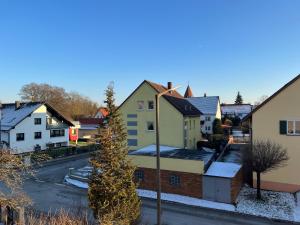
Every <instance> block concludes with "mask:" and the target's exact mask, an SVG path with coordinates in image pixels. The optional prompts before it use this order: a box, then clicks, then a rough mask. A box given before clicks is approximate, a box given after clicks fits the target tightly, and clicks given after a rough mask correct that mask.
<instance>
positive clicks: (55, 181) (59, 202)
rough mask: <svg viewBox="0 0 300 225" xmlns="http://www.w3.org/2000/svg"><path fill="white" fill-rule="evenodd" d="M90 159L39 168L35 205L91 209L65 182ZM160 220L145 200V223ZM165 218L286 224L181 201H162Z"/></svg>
mask: <svg viewBox="0 0 300 225" xmlns="http://www.w3.org/2000/svg"><path fill="white" fill-rule="evenodd" d="M87 163H88V159H86V158H83V159H72V160H71V161H64V162H60V163H56V164H53V165H48V166H45V167H42V168H39V169H37V170H36V175H35V177H34V178H31V179H28V180H26V181H25V183H24V189H25V191H26V193H27V194H28V195H29V196H30V197H31V199H32V201H33V204H34V205H33V207H34V208H35V209H37V210H38V211H41V212H48V211H51V212H55V211H59V210H60V209H64V210H68V211H71V212H76V211H78V210H84V209H85V210H88V206H87V205H88V202H87V191H86V190H82V189H79V188H76V187H73V186H70V185H67V184H65V183H64V177H65V175H66V174H67V173H68V169H69V168H71V167H73V168H81V167H84V166H86V165H87ZM155 221H156V203H155V201H153V200H149V199H143V200H142V222H141V224H142V225H154V224H155ZM162 222H163V224H164V225H241V224H244V225H267V224H268V225H271V224H272V225H284V224H291V223H283V222H276V221H271V220H268V219H264V218H256V217H252V216H247V215H240V214H236V213H231V212H223V211H216V210H212V209H204V208H199V207H191V206H185V205H181V204H174V203H166V202H164V203H163V204H162Z"/></svg>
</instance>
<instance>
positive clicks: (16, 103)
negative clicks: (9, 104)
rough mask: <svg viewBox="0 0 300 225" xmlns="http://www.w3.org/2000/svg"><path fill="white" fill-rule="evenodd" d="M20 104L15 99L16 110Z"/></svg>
mask: <svg viewBox="0 0 300 225" xmlns="http://www.w3.org/2000/svg"><path fill="white" fill-rule="evenodd" d="M20 106H21V103H20V101H15V109H16V110H17V109H19V108H20Z"/></svg>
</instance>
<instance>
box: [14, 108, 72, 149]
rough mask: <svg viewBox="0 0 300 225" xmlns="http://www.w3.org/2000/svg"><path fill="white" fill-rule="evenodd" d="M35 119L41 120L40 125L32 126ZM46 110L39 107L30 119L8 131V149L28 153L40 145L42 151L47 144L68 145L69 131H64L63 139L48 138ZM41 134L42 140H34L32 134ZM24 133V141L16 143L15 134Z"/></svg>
mask: <svg viewBox="0 0 300 225" xmlns="http://www.w3.org/2000/svg"><path fill="white" fill-rule="evenodd" d="M35 118H41V120H42V123H41V124H40V125H35V124H34V119H35ZM54 121H55V122H54ZM57 122H58V121H57V120H54V118H53V123H57ZM46 124H47V108H46V106H44V105H43V106H41V107H39V108H38V109H37V110H36V111H34V112H33V113H32V114H31V116H30V117H27V118H25V119H24V120H23V121H22V122H21V123H19V124H18V125H17V126H16V127H15V128H14V129H12V130H10V135H9V139H10V141H9V142H10V148H11V149H13V150H16V151H17V153H23V152H30V151H33V150H34V146H36V145H40V146H41V148H42V149H46V148H47V147H46V145H47V143H60V142H66V143H67V145H68V144H69V129H65V136H63V137H53V138H51V137H50V130H47V127H46ZM35 132H41V133H42V138H41V139H35V138H34V133H35ZM17 133H24V134H25V139H24V141H17V140H16V134H17Z"/></svg>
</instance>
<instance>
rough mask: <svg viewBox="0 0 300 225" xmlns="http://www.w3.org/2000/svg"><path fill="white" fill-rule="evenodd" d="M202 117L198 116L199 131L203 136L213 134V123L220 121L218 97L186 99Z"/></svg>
mask: <svg viewBox="0 0 300 225" xmlns="http://www.w3.org/2000/svg"><path fill="white" fill-rule="evenodd" d="M186 99H187V100H188V101H189V102H190V103H191V104H192V105H194V106H195V107H196V108H197V109H198V110H199V111H200V112H202V113H203V115H201V116H200V121H201V131H202V133H203V134H213V122H214V120H215V119H221V117H222V114H221V106H220V98H219V96H206V95H204V96H203V97H189V98H186Z"/></svg>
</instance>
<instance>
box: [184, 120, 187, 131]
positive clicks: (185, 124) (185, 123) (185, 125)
mask: <svg viewBox="0 0 300 225" xmlns="http://www.w3.org/2000/svg"><path fill="white" fill-rule="evenodd" d="M184 129H185V130H187V129H188V122H187V121H184Z"/></svg>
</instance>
